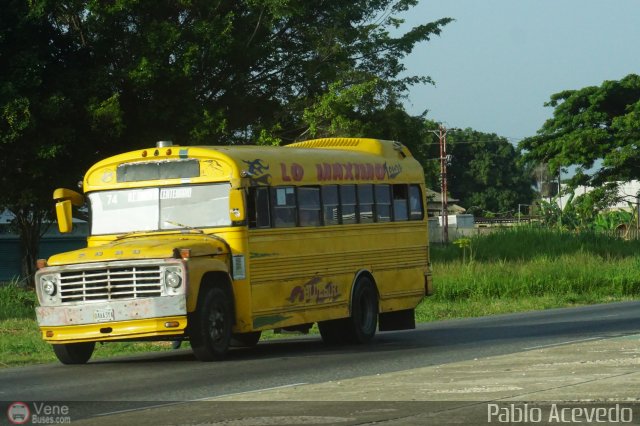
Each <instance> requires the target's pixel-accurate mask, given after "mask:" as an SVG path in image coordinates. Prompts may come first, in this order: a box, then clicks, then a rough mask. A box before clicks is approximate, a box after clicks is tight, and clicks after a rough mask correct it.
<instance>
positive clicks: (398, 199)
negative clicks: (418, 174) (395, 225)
mask: <svg viewBox="0 0 640 426" xmlns="http://www.w3.org/2000/svg"><path fill="white" fill-rule="evenodd" d="M407 189H408V186H407V185H393V220H395V221H402V220H408V219H409V214H408V211H407V205H408V203H407V201H408V198H409V197H408V194H407V192H408V191H407Z"/></svg>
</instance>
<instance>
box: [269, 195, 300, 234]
mask: <svg viewBox="0 0 640 426" xmlns="http://www.w3.org/2000/svg"><path fill="white" fill-rule="evenodd" d="M271 211H272V217H273V226H274V227H276V228H286V227H291V226H296V192H295V189H294V187H293V186H279V187H275V188H271Z"/></svg>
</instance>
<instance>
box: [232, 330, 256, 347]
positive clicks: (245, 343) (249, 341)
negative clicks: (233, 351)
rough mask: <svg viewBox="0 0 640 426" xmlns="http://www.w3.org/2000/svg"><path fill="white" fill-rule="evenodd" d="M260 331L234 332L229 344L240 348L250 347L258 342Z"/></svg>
mask: <svg viewBox="0 0 640 426" xmlns="http://www.w3.org/2000/svg"><path fill="white" fill-rule="evenodd" d="M261 335H262V331H252V332H250V333H234V334H233V335H231V346H234V347H240V348H252V347H254V346H255V345H257V344H258V341H259V340H260V336H261Z"/></svg>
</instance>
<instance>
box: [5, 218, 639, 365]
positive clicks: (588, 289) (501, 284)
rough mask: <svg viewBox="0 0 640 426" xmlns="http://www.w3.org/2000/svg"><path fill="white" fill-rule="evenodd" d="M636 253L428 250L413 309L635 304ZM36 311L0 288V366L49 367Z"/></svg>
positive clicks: (18, 292)
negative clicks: (428, 270) (421, 295)
mask: <svg viewBox="0 0 640 426" xmlns="http://www.w3.org/2000/svg"><path fill="white" fill-rule="evenodd" d="M638 253H640V241H624V240H621V239H618V238H614V237H609V236H606V235H603V234H598V233H580V234H576V233H570V232H562V231H554V230H548V229H542V228H529V227H522V228H515V229H505V230H501V231H497V232H494V233H492V234H490V235H486V236H479V237H474V238H470V239H466V240H462V241H457V242H456V244H449V245H447V246H438V245H434V246H432V249H431V259H432V265H433V276H434V283H435V294H434V295H433V296H431V297H429V298H427V299H426V300H425V301H424V302H423V303H422V304H421V305H420V306H419V307H418V309H417V311H416V316H417V320H418V321H419V322H425V321H435V320H439V319H446V318H461V317H473V316H485V315H494V314H500V313H508V312H522V311H529V310H540V309H549V308H557V307H567V306H574V305H584V304H593V303H605V302H612V301H622V300H632V299H638V298H640V256H638ZM35 306H36V297H35V294H34V292H33V291H31V290H27V289H25V288H23V287H22V286H21V285H20V284H19V283H17V282H12V283H7V284H5V285H1V286H0V336H2V338H1V339H0V367H10V366H16V365H24V364H33V363H42V362H50V361H55V359H56V358H55V356H54V354H53V351H52V350H51V347H50V345H49V344H47V343H45V342H44V341H43V340H42V339H41V337H40V334H39V332H38V327H37V325H36V322H35V313H34V308H35ZM314 330H315V327H314V329H313V330H312V332H314ZM278 336H280V335H275V336H274V335H273V333H271V332H268V333H264V338H273V337H278ZM185 346H186V345H185ZM170 348H171V345H170V343H168V342H158V343H151V342H150V343H109V344H105V345H98V346H97V347H96V352H95V354H94V357H96V358H106V357H110V356H113V355H118V354H132V353H136V352H148V351H158V350H170Z"/></svg>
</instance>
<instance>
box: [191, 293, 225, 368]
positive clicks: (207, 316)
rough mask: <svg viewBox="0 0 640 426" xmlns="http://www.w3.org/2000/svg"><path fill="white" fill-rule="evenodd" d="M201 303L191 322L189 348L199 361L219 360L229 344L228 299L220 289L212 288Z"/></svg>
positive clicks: (223, 355)
mask: <svg viewBox="0 0 640 426" xmlns="http://www.w3.org/2000/svg"><path fill="white" fill-rule="evenodd" d="M201 302H202V303H199V304H198V309H197V310H196V312H195V313H194V315H193V318H192V322H191V325H192V327H191V329H190V332H189V338H190V341H191V348H192V350H193V353H194V355H195V356H196V358H197V359H198V360H200V361H205V362H208V361H214V360H221V359H223V358H224V357H225V355H226V354H227V352H228V350H229V345H230V343H231V324H232V322H233V315H232V310H231V300H230V297H229V296H228V295H227V293H226V292H225V291H224V290H222V289H221V288H218V287H214V288H211V289H209V290H208V291H207V293H206V294H205V295H204V297H203V298H202V300H201Z"/></svg>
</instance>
